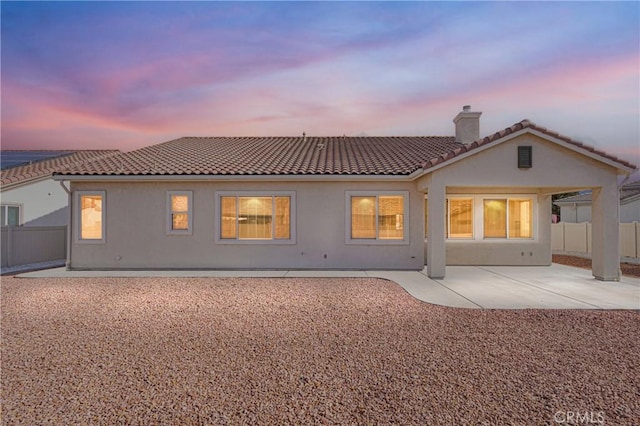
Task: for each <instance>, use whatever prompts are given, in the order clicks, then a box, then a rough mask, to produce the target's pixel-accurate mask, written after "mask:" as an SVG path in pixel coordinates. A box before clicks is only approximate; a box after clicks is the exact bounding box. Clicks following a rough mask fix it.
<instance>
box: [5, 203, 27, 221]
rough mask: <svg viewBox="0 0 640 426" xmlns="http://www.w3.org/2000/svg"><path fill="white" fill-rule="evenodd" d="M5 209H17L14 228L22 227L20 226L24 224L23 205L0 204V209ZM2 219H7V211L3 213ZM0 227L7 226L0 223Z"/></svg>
mask: <svg viewBox="0 0 640 426" xmlns="http://www.w3.org/2000/svg"><path fill="white" fill-rule="evenodd" d="M7 207H17V208H18V225H16V226H22V224H23V223H24V218H23V216H22V215H23V211H24V205H23V204H19V203H2V204H0V208H2V209H7ZM4 217H5V219H8V218H9V209H7V211H5V213H4ZM0 226H9V225H5V224H4V223H0Z"/></svg>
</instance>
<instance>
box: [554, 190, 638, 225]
mask: <svg viewBox="0 0 640 426" xmlns="http://www.w3.org/2000/svg"><path fill="white" fill-rule="evenodd" d="M553 204H555V205H557V206H559V207H560V218H561V220H562V221H563V222H568V223H581V222H591V191H584V192H583V193H581V194H578V195H574V196H572V197H567V198H561V199H559V200H556V201H554V203H553ZM631 222H640V181H635V182H630V183H627V184H624V185H622V187H621V188H620V223H631Z"/></svg>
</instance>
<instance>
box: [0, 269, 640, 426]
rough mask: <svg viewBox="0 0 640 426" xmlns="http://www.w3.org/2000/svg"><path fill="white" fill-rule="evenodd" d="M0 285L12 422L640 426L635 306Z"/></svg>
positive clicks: (254, 283)
mask: <svg viewBox="0 0 640 426" xmlns="http://www.w3.org/2000/svg"><path fill="white" fill-rule="evenodd" d="M1 290H2V293H1V302H2V305H1V307H2V318H1V325H2V353H1V354H2V372H1V374H2V376H1V379H2V390H1V394H0V396H1V399H2V400H1V402H2V412H1V414H2V422H3V424H11V425H14V424H25V425H38V424H60V425H62V424H171V425H178V424H180V425H190V424H222V425H225V424H314V423H315V424H341V425H342V424H392V423H394V424H403V425H408V424H421V425H425V424H429V425H434V424H444V425H452V424H518V425H521V424H527V425H529V424H555V423H556V422H559V421H563V420H564V422H565V424H570V422H568V421H567V419H568V418H570V419H574V418H575V417H574V416H575V415H574V414H571V413H579V414H580V415H581V416H584V415H589V416H590V419H592V420H594V421H597V420H599V419H603V420H604V421H605V424H612V425H613V424H615V425H621V424H622V425H624V424H629V425H631V424H638V420H639V419H640V313H638V312H634V311H583V310H576V311H554V310H518V311H494V310H471V309H470V310H465V309H454V308H446V307H439V306H432V305H429V304H426V303H422V302H419V301H417V300H415V299H413V298H412V297H411V296H409V295H408V294H407V293H406V292H405V291H404V290H402V288H400V287H399V286H398V285H396V284H394V283H391V282H388V281H385V280H380V279H369V278H361V279H354V278H351V279H320V278H307V279H293V278H286V279H255V278H252V279H231V278H225V279H216V278H193V279H185V278H140V279H121V278H92V279H72V280H69V279H66V280H65V279H18V278H12V277H5V278H3V279H2V289H1ZM573 424H577V423H573Z"/></svg>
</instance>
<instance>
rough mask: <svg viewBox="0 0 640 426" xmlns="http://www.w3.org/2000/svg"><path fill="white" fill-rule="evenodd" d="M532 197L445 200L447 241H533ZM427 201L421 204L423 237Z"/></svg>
mask: <svg viewBox="0 0 640 426" xmlns="http://www.w3.org/2000/svg"><path fill="white" fill-rule="evenodd" d="M534 202H535V197H534V196H525V197H513V198H511V197H505V196H502V197H491V198H489V197H487V198H484V197H482V196H455V197H448V198H446V207H445V208H446V223H445V230H446V238H447V239H451V240H455V239H480V240H481V239H498V238H501V239H532V238H534V227H535V226H534ZM427 216H428V201H427V199H426V198H425V202H424V224H425V225H424V226H425V238H427V236H428V229H427Z"/></svg>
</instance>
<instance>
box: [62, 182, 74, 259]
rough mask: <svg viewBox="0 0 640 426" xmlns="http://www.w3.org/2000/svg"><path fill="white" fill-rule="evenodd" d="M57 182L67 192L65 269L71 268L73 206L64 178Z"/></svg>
mask: <svg viewBox="0 0 640 426" xmlns="http://www.w3.org/2000/svg"><path fill="white" fill-rule="evenodd" d="M58 183H59V184H60V186H61V187H62V189H63V190H64V192H66V193H67V206H69V212H68V213H67V259H66V260H65V263H64V265H65V267H66V269H67V270H69V269H70V268H71V213H72V212H73V206H72V205H71V191H70V190H69V188H67V187H66V186H65V184H64V180H61V181H59V182H58Z"/></svg>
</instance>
